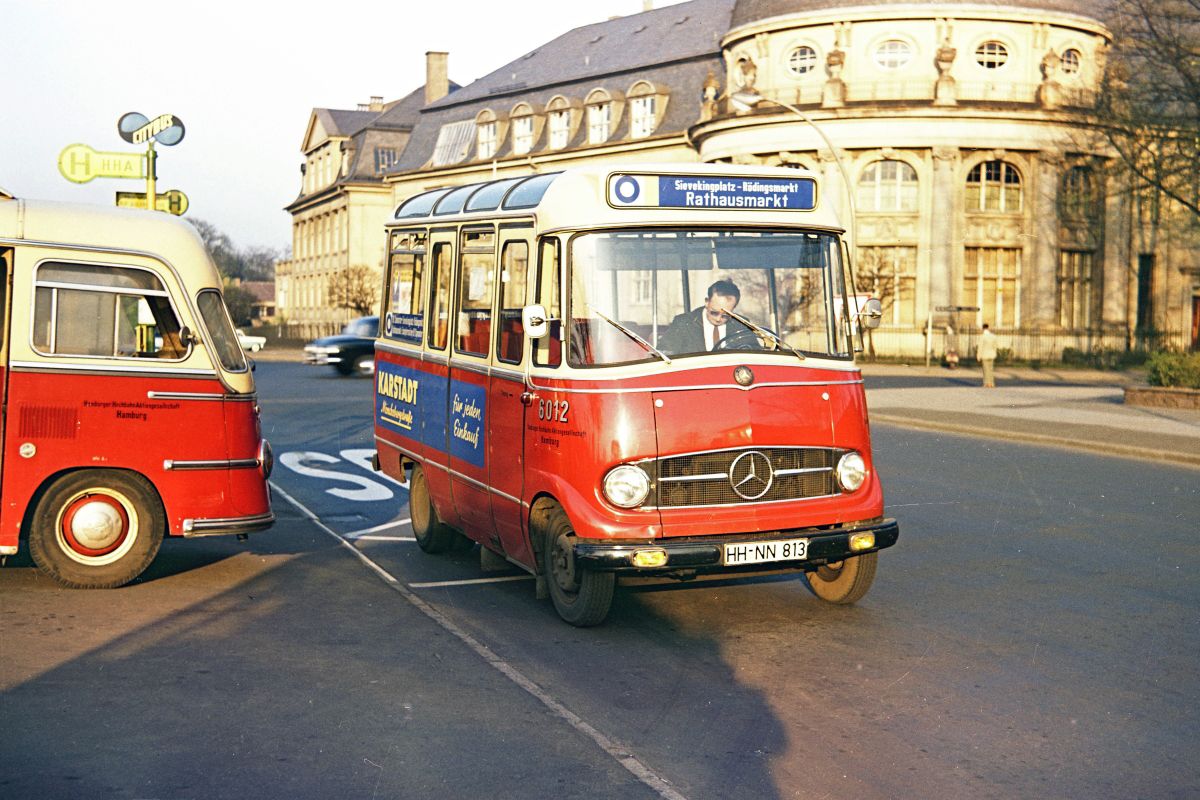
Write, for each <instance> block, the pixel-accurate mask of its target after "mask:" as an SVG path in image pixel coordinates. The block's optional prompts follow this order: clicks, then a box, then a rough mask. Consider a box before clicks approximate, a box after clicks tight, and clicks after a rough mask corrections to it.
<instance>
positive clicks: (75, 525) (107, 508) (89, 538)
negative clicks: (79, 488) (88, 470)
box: [61, 495, 129, 557]
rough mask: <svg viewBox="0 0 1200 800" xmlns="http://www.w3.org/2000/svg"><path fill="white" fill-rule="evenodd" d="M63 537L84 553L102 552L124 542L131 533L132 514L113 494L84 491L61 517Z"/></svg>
mask: <svg viewBox="0 0 1200 800" xmlns="http://www.w3.org/2000/svg"><path fill="white" fill-rule="evenodd" d="M61 530H62V533H63V538H64V539H65V540H66V543H67V545H68V546H70V548H71V549H72V550H74V551H75V552H77V553H80V554H81V555H85V556H93V557H94V556H102V555H106V554H108V553H111V552H113V551H114V550H116V549H117V548H118V547H120V546H121V544H122V542H124V541H125V539H126V537H127V536H128V535H129V516H128V515H127V513H126V512H125V509H124V508H122V507H121V505H120V503H118V502H117V501H116V500H115V499H114V498H111V497H108V496H106V495H84V496H83V497H80V498H79V499H77V500H75V501H74V502H73V503H71V504H70V505H69V506H68V507H67V509H66V512H65V513H64V514H63V517H62V528H61Z"/></svg>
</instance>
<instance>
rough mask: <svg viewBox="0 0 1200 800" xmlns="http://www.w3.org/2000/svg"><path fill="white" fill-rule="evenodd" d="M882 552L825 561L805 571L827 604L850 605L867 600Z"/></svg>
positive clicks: (809, 580)
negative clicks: (826, 562) (813, 568)
mask: <svg viewBox="0 0 1200 800" xmlns="http://www.w3.org/2000/svg"><path fill="white" fill-rule="evenodd" d="M878 561H879V553H865V554H864V555H861V556H854V557H853V558H847V559H844V560H842V561H835V562H833V563H830V564H822V565H821V566H819V567H817V568H816V569H815V570H813V571H812V572H808V573H805V577H806V578H808V587H809V588H810V589H812V592H813V594H815V595H816V596H817V597H819V598H821V599H822V600H824V601H825V602H827V603H836V604H838V605H849V604H850V603H856V602H858V601H859V600H861V599H863V597H864V596H865V595H866V593H867V590H868V589H870V588H871V584H872V583H874V582H875V565H876V564H877V563H878Z"/></svg>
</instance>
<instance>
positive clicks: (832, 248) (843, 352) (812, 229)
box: [555, 223, 855, 370]
mask: <svg viewBox="0 0 1200 800" xmlns="http://www.w3.org/2000/svg"><path fill="white" fill-rule="evenodd" d="M562 233H565V234H567V235H566V236H565V237H564V238H565V244H566V248H565V250H566V253H565V254H564V255H565V258H564V259H563V261H564V264H563V265H562V284H561V286H560V291H561V294H562V297H561V303H562V308H563V318H564V324H563V326H562V333H563V342H562V346H563V351H564V356H565V357H564V359H563V360H564V362H566V366H568V367H569V368H571V369H577V370H597V369H611V368H614V367H627V366H637V365H655V364H656V365H663V366H665V365H667V364H672V363H675V362H677V361H679V360H682V361H684V362H685V363H687V364H688V365H691V366H696V360H697V359H702V358H705V357H708V358H721V357H722V356H728V355H740V356H741V357H742V358H743V359H745V358H747V357H750V356H754V357H762V356H766V357H777V358H784V359H787V360H789V361H791V362H792V363H796V364H800V365H803V363H804V362H805V361H806V360H807V359H810V358H811V359H817V360H828V361H837V362H843V363H844V362H850V363H853V361H854V353H855V347H854V340H853V337H852V334H851V333H850V331H849V330H848V329H847V327H846V317H845V316H844V315H845V313H847V305H846V303H847V300H846V297H845V295H846V287H847V286H848V285H849V279H850V278H849V274H848V272H847V270H848V265H847V263H846V261H845V259H846V252H845V247H844V245H845V240H844V236H843V233H844V232H843V231H842V230H841V229H840V228H826V227H822V226H814V225H798V226H790V225H778V224H773V225H744V224H743V225H737V224H733V225H720V224H709V225H696V224H690V225H682V224H678V223H675V224H663V225H655V224H640V225H621V226H604V227H596V228H586V229H582V230H575V231H569V232H567V231H563V232H562ZM620 233H700V234H710V233H712V234H738V233H757V234H788V235H803V234H814V235H819V236H823V237H829V238H830V239H831V241H830V243H829V246H828V247H827V248H826V252H827V253H828V258H829V262H828V263H827V265H826V266H824V267H822V268H821V272H822V273H823V276H822V280H821V284H822V302H823V313H824V315H825V318H826V326H825V327H826V342H827V349H826V350H824V351H821V350H809V349H804V348H801V347H793V346H792V345H788V344H785V343H784V342H783V341H782V340H783V339H784V338H785V337H786V335H787V334H782V335H781V337H780V339H781V342H780V345H781V346H778V347H776V348H774V349H750V350H744V349H725V350H722V351H720V352H719V353H715V352H712V351H709V352H695V353H669V354H668V356H669V358H667V359H666V360H665V361H664V359H663V358H662V357H661V356H662V354H661V353H660V352H658V351H657V349H656V348H654V346H653V344H651V349H648V350H645V353H644V355H643V356H642V357H640V358H635V359H628V360H623V361H604V362H601V363H584V362H581V361H579V360H578V359H577V358H576V346H575V345H574V344H573V343H572V341H571V339H572V337H574V336H576V335H577V333H576V330H575V328H576V326H575V325H573V324H567V322H568V321H573V320H575V319H583V318H586V317H587V315H588V313H589V311H590V312H591V313H595V312H596V311H597V309H594V308H592V309H589V308H588V300H587V299H585V298H576V297H575V296H574V295H575V277H576V274H575V271H576V268H577V264H576V247H577V242H578V240H579V239H581V238H584V237H587V236H594V235H606V234H620ZM555 238H557V236H556V237H555ZM614 272H616V271H615V270H614ZM664 272H670V273H672V274H680V273H681V272H687V273H691V272H697V273H702V272H703V271H702V270H664ZM768 276H769V283H770V285H771V286H772V287H773V288H772V292H774V286H775V271H774V270H771V271H769V272H768ZM685 286H688V287H689V288H688V292H689V293H690V292H692V291H694V290H695V287H692V286H691V285H690V282H685ZM839 287H840V292H841V294H840V295H839V294H838V291H839ZM576 302H581V303H584V308H583V309H582V316H580V313H577V311H576V309H575V307H574V306H575V303H576ZM685 304H686V303H685ZM771 305H772V308H773V309H774V310H773V311H772V314H771V318H769V319H768V320H767V321H766V322H767V323H768V325H767V326H766V327H768V328H769V329H770V330H772V331H774V327H772V323H774V322H775V321H776V317H777V315H778V309H777V308H775V305H776V300H775V296H773V297H772V300H771ZM605 313H607V312H605ZM654 313H655V315H656V316H657V313H658V312H657V311H655V312H654ZM670 321H671V320H670V319H669V318H668V319H667V320H665V321H661V320H660V321H659V322H662V323H663V325H664V326H665V325H666V324H668V323H669V322H670ZM614 330H618V329H617V328H614ZM621 335H627V334H621ZM659 338H660V342H661V333H660V335H659ZM647 343H650V342H649V341H648V342H647ZM809 366H812V365H809Z"/></svg>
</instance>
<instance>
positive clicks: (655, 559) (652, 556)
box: [632, 548, 667, 567]
mask: <svg viewBox="0 0 1200 800" xmlns="http://www.w3.org/2000/svg"><path fill="white" fill-rule="evenodd" d="M632 561H633V565H634V566H635V567H663V566H666V564H667V551H666V550H661V549H659V548H655V549H653V550H638V551H637V552H636V553H634V554H633V559H632Z"/></svg>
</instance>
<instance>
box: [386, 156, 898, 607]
mask: <svg viewBox="0 0 1200 800" xmlns="http://www.w3.org/2000/svg"><path fill="white" fill-rule="evenodd" d="M842 233H843V228H842V226H841V225H840V224H839V222H838V221H837V219H836V218H835V216H834V214H833V213H832V212H831V211H830V210H829V209H828V208H827V207H826V206H825V205H823V204H822V202H821V197H820V194H819V192H818V182H817V178H816V177H815V176H813V175H811V174H809V173H804V172H799V171H796V170H787V169H770V168H742V167H734V166H728V165H711V166H709V165H686V166H680V165H668V166H644V165H637V166H630V167H627V168H613V167H600V166H597V167H586V168H578V169H570V170H567V171H565V172H561V173H554V174H542V175H535V176H531V177H522V178H509V179H503V180H496V181H492V182H489V183H482V184H475V185H470V186H462V187H456V188H450V189H438V190H434V191H430V192H426V193H423V194H419V195H416V196H414V197H412V198H410V199H408V200H406V201H405V202H403V203H402V204H401V205H400V206H399V207H398V208H397V209H396V212H395V218H394V220H393V221H392V222H391V223H389V225H388V252H389V259H388V270H387V276H386V283H385V293H384V294H385V297H384V301H383V309H382V325H381V331H380V338H379V339H378V341H377V342H376V386H375V389H376V399H375V438H376V444H377V450H378V459H379V464H380V468H381V469H382V470H383V471H384V472H386V473H387V474H389V475H391V476H393V477H397V478H402V477H404V476H405V475H407V477H408V480H409V483H410V490H411V494H410V503H411V517H412V524H413V529H414V532H415V535H416V538H417V542H418V543H419V544H420V546H421V548H422V549H424V550H425V551H427V552H437V551H440V550H447V549H454V548H457V547H459V546H464V547H469V546H470V544H471V542H478V543H479V544H480V545H482V546H483V547H484V548H486V549H487V550H488V551H491V552H492V553H494V554H497V555H499V556H502V557H503V558H505V559H507V560H508V561H509V562H511V563H513V564H515V565H517V566H519V567H520V568H522V569H525V570H528V571H529V572H530V573H532V574H534V575H535V576H537V577H538V581H537V584H538V589H539V594H540V595H542V596H544V595H545V594H546V593H548V594H549V596H550V598H551V599H552V600H553V602H554V606H555V608H556V610H557V611H558V613H559V615H560V616H562V617H563V619H565V620H566V621H567V622H570V623H572V624H575V625H593V624H597V623H599V622H600V621H602V620H603V619H604V617H605V616H606V614H607V612H608V609H609V606H610V604H611V601H612V596H613V591H614V586H615V584H616V579H617V577H618V576H620V575H643V576H667V577H672V578H678V579H682V580H687V579H690V578H693V577H695V576H697V575H699V574H707V573H735V574H740V573H746V572H753V571H761V570H780V569H788V570H796V571H801V572H803V573H805V574H806V575H807V577H808V583H809V585H810V586H811V588H812V590H813V592H814V593H815V594H816V595H817V596H818V597H820V598H822V599H825V600H828V601H830V602H834V603H849V602H854V601H855V600H858V599H859V598H861V597H862V596H863V595H864V594H865V592H866V591H867V589H868V588H869V587H870V585H871V582H872V580H873V578H874V575H875V568H876V559H877V553H878V551H879V550H880V549H882V548H885V547H888V546H890V545H892V544H894V543H895V541H896V538H897V535H898V526H897V524H896V522H895V520H893V519H885V518H884V516H883V492H882V489H881V488H880V483H879V478H878V476H877V475H876V473H875V469H874V465H873V463H872V458H871V443H870V437H869V433H868V426H867V407H866V402H865V398H864V394H863V384H862V377H861V374H860V373H859V371H858V369H857V368H856V367H855V365H854V359H853V352H854V346H853V337H854V335H855V329H856V326H857V325H858V324H859V322H861V323H862V324H863V325H870V324H873V323H874V322H875V320H877V318H878V301H869V302H868V303H866V304H865V308H864V310H863V312H862V313H860V312H859V311H858V308H857V306H858V304H857V303H854V304H852V303H851V301H850V300H849V299H848V298H847V291H846V287H847V286H848V285H851V283H850V280H849V277H848V274H847V273H848V265H847V263H846V260H845V258H844V247H843V242H842ZM852 305H853V307H854V309H855V310H854V312H853V313H852V311H851V309H852Z"/></svg>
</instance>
